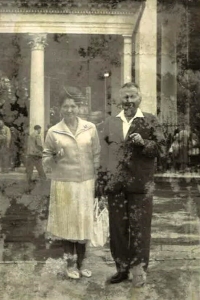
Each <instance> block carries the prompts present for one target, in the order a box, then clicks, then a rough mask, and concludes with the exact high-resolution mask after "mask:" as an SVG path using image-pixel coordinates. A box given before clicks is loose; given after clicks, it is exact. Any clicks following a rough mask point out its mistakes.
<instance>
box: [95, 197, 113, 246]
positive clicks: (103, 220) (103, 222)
mask: <svg viewBox="0 0 200 300" xmlns="http://www.w3.org/2000/svg"><path fill="white" fill-rule="evenodd" d="M108 236H109V218H108V209H107V208H106V207H104V208H103V209H102V210H100V208H99V201H98V199H95V204H94V226H93V235H92V239H91V245H92V246H94V247H99V246H101V247H103V246H104V245H105V243H106V242H107V239H108Z"/></svg>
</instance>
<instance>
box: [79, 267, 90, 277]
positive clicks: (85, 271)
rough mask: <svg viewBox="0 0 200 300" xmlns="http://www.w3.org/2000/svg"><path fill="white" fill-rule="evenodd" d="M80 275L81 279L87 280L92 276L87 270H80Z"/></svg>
mask: <svg viewBox="0 0 200 300" xmlns="http://www.w3.org/2000/svg"><path fill="white" fill-rule="evenodd" d="M80 275H81V276H83V277H87V278H89V277H91V276H92V272H91V271H90V270H88V269H83V270H80Z"/></svg>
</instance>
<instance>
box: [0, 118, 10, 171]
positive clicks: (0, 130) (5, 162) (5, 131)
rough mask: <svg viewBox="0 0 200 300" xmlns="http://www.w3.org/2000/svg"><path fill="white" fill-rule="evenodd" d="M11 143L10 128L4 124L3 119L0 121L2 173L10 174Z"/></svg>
mask: <svg viewBox="0 0 200 300" xmlns="http://www.w3.org/2000/svg"><path fill="white" fill-rule="evenodd" d="M10 141H11V133H10V128H9V127H7V126H6V125H5V124H4V121H3V119H0V160H1V172H2V173H8V167H9V147H10Z"/></svg>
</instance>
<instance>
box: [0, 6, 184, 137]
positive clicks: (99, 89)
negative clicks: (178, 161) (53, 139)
mask: <svg viewBox="0 0 200 300" xmlns="http://www.w3.org/2000/svg"><path fill="white" fill-rule="evenodd" d="M163 2H165V1H163ZM0 13H1V19H0V40H1V47H0V48H1V49H0V51H1V57H0V61H1V72H2V74H3V75H2V77H3V78H7V79H8V80H9V81H10V85H11V90H13V92H12V93H10V94H12V95H11V96H10V97H7V98H6V100H5V99H3V98H4V96H3V93H1V94H0V96H1V97H0V98H2V99H3V100H2V101H0V105H1V106H2V107H3V109H4V111H5V113H4V114H6V117H7V123H8V124H11V123H12V122H16V124H18V125H20V126H21V127H23V126H24V127H28V128H29V131H32V129H33V127H34V125H35V124H39V125H41V126H42V128H43V132H44V131H45V130H46V128H47V126H48V125H49V124H50V123H51V115H52V116H55V115H56V113H57V111H56V110H57V103H58V97H59V90H60V89H61V86H62V85H65V86H67V87H69V88H78V89H79V91H80V93H81V95H82V98H83V105H82V115H84V114H85V115H86V116H88V114H90V113H91V112H93V111H102V112H103V115H104V117H106V115H107V114H113V115H114V114H116V113H117V111H118V110H119V109H120V107H119V99H118V91H119V88H120V86H121V85H122V84H123V83H125V82H127V81H131V80H134V81H136V82H137V83H138V85H139V86H140V89H141V93H142V98H143V100H142V109H143V110H144V111H147V112H151V113H153V114H157V115H158V116H159V118H160V121H161V122H162V123H163V124H164V123H168V124H173V125H175V126H176V124H178V123H179V121H180V120H182V121H181V122H182V123H183V124H185V122H186V121H188V122H189V109H188V110H187V109H186V112H185V113H184V114H183V115H184V116H183V117H182V119H181V117H180V116H179V109H178V101H179V100H178V97H179V95H178V74H180V73H181V72H182V70H183V62H185V61H187V55H188V52H187V45H188V44H187V43H188V32H187V30H188V28H187V24H188V23H187V21H188V19H187V18H188V10H187V7H186V6H185V5H183V4H179V3H178V2H177V3H175V5H173V6H171V5H170V6H169V5H166V4H165V3H161V1H159V2H158V1H157V0H146V1H138V0H135V1H103V0H102V1H89V0H87V1H86V0H84V1H61V0H59V1H46V0H43V1H42V0H29V1H25V0H21V1H9V2H7V3H5V1H0ZM7 86H8V84H7ZM8 94H9V93H8ZM0 100H1V99H0ZM1 103H2V104H1ZM179 119H180V120H179ZM54 121H55V120H54ZM17 122H18V123H17Z"/></svg>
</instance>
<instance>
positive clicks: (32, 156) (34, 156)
mask: <svg viewBox="0 0 200 300" xmlns="http://www.w3.org/2000/svg"><path fill="white" fill-rule="evenodd" d="M40 134H41V126H40V125H35V126H34V132H33V133H32V134H30V135H29V136H28V139H27V153H26V155H27V157H26V174H27V181H28V185H29V187H31V182H32V175H33V169H34V167H35V168H36V170H37V171H38V174H39V177H40V179H42V180H45V179H46V174H45V172H44V169H43V165H42V151H43V145H42V139H41V135H40Z"/></svg>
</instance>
